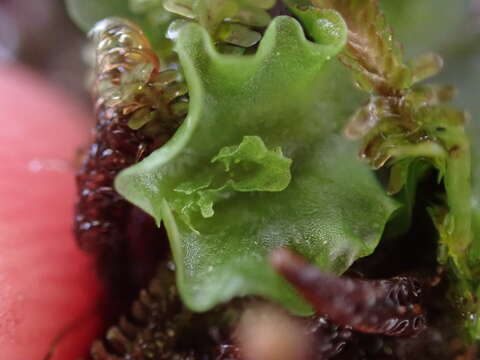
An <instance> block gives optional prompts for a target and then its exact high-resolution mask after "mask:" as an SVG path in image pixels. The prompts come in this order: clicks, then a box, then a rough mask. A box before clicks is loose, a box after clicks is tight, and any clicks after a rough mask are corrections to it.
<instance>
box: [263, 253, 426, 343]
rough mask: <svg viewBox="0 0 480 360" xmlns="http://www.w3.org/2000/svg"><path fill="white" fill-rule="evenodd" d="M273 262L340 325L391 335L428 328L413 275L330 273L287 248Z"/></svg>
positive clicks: (300, 290)
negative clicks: (383, 276)
mask: <svg viewBox="0 0 480 360" xmlns="http://www.w3.org/2000/svg"><path fill="white" fill-rule="evenodd" d="M271 261H272V264H273V266H274V267H275V268H276V270H277V271H278V272H280V273H281V274H282V275H283V276H284V277H285V278H286V279H287V280H288V281H289V282H290V283H291V284H292V285H293V286H294V287H295V288H296V289H297V290H298V291H299V292H300V293H301V294H302V295H303V296H304V297H305V299H307V300H308V301H309V302H310V303H311V304H312V305H313V307H314V308H315V310H316V311H317V312H318V313H319V314H323V315H326V316H327V317H328V318H329V319H330V320H331V321H333V322H334V323H335V324H337V325H342V326H351V327H352V328H353V329H354V330H356V331H359V332H362V333H370V334H382V335H389V336H413V335H416V334H418V333H420V332H421V331H422V330H423V329H425V326H426V325H425V315H424V313H423V309H422V306H421V301H420V300H421V294H422V289H421V286H420V284H419V282H418V281H416V280H415V279H413V278H408V277H395V278H392V279H388V280H364V279H352V278H346V277H338V276H334V275H329V274H326V273H323V272H321V271H320V270H319V269H318V268H317V267H315V266H313V265H311V264H309V263H307V262H306V261H305V260H304V259H303V258H301V257H300V256H298V255H296V254H294V253H293V252H291V251H290V250H287V249H279V250H276V251H275V252H274V253H273V255H272V258H271Z"/></svg>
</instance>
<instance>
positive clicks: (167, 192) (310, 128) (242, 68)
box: [116, 17, 398, 314]
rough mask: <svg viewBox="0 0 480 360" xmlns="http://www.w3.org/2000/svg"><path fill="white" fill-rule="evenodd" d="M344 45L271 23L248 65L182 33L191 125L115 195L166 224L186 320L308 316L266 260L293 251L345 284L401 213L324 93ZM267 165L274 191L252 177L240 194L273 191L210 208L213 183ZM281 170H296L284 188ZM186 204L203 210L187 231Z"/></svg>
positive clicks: (192, 29) (202, 37) (193, 28)
mask: <svg viewBox="0 0 480 360" xmlns="http://www.w3.org/2000/svg"><path fill="white" fill-rule="evenodd" d="M339 31H340V32H344V31H345V29H344V28H343V29H342V28H341V29H339ZM344 43H345V38H344V37H343V38H340V39H338V38H337V40H336V41H334V42H329V43H328V44H313V43H311V42H309V41H308V40H306V39H305V36H304V34H303V31H302V28H301V26H300V25H299V24H298V23H297V22H296V21H295V20H293V19H292V18H288V17H279V18H276V19H275V20H274V21H273V22H272V24H271V25H270V27H269V28H268V30H267V32H266V33H265V36H264V38H263V40H262V41H261V43H260V46H259V49H258V51H257V53H256V54H255V55H253V56H233V55H220V54H219V53H218V52H217V51H216V50H215V49H214V46H213V43H212V41H211V39H210V37H209V36H208V34H207V32H206V31H205V30H203V29H202V28H200V27H199V26H198V25H188V26H186V27H185V28H183V29H182V30H181V31H180V34H179V39H178V43H177V51H178V54H179V57H180V60H181V63H182V66H183V68H184V71H185V77H186V80H187V83H188V85H189V89H190V104H191V106H190V111H189V114H188V117H187V119H186V120H185V122H184V123H183V125H182V126H181V127H180V129H179V130H178V132H177V133H176V134H175V135H174V137H173V138H172V139H171V140H170V141H169V142H168V143H167V144H166V145H165V146H164V147H163V148H161V149H159V150H157V151H155V152H154V153H153V154H151V155H150V156H149V157H147V158H146V159H145V160H143V161H142V162H140V163H139V164H137V165H135V166H133V167H130V168H128V169H127V170H125V171H123V172H122V173H121V174H120V175H119V176H118V177H117V179H116V188H117V190H118V191H119V192H120V193H121V194H122V195H123V196H124V197H126V198H127V199H128V200H130V201H131V202H133V203H134V204H136V205H138V206H140V207H141V208H143V209H144V210H145V211H147V212H148V213H149V214H151V215H152V216H154V217H155V219H156V220H157V222H158V223H160V221H163V222H164V224H165V227H166V229H167V231H168V235H169V239H170V242H171V246H172V250H173V255H174V259H175V262H176V264H177V282H178V286H179V289H180V293H181V296H182V298H183V300H184V302H185V303H186V304H187V305H188V306H189V307H190V308H192V309H193V310H196V311H204V310H207V309H209V308H211V307H213V306H214V305H216V304H218V303H221V302H224V301H228V300H229V299H231V298H232V297H234V296H243V295H260V296H265V297H267V298H269V299H272V300H274V301H277V302H279V303H281V304H283V305H284V306H285V307H286V308H288V309H290V310H292V311H294V312H296V313H299V314H307V313H310V307H309V306H307V305H306V304H305V303H304V301H303V300H302V299H301V298H300V297H299V296H298V295H297V293H296V292H295V291H294V290H293V289H292V288H291V287H290V286H289V285H288V284H287V283H286V282H285V281H284V280H283V279H281V278H280V277H279V276H278V275H277V274H276V273H275V272H274V271H273V270H272V268H271V267H270V265H269V262H268V255H269V253H270V252H271V251H272V250H273V249H275V248H278V247H280V246H288V247H290V248H293V249H295V250H296V251H298V252H299V253H301V254H303V255H304V256H306V257H307V258H308V259H310V260H311V261H313V262H314V263H315V264H317V265H318V266H319V267H320V268H322V269H324V270H325V271H331V272H335V273H342V272H343V271H345V270H346V269H347V268H348V267H349V266H350V265H351V264H352V262H353V261H355V260H356V259H358V258H359V257H362V256H366V255H369V254H371V253H372V251H373V250H374V249H375V247H376V246H377V244H378V242H379V239H380V236H381V234H382V232H383V229H384V226H385V224H386V222H387V221H388V219H389V218H390V216H391V214H392V213H393V212H394V211H395V210H396V208H397V207H398V205H397V203H396V202H395V201H393V200H392V199H391V198H389V197H388V196H386V194H385V193H384V191H383V189H382V188H381V187H380V185H379V184H378V183H377V181H376V179H375V177H374V176H373V174H372V173H371V171H370V170H369V169H368V168H367V167H365V166H364V165H363V164H362V163H361V162H360V161H358V159H357V156H356V144H353V143H351V142H350V141H349V140H347V139H344V138H343V137H342V136H340V135H338V134H337V131H338V128H339V127H338V124H337V123H336V120H337V119H338V117H340V118H341V117H343V116H345V113H344V111H345V110H344V108H342V107H340V108H339V107H337V106H335V105H334V102H332V98H335V97H336V96H338V95H339V94H337V95H335V94H333V93H332V92H331V91H329V90H330V86H331V85H332V77H331V76H332V73H330V72H327V73H324V72H322V67H323V66H324V64H325V62H326V61H327V59H330V58H331V57H333V56H335V54H337V53H338V52H339V51H340V50H341V48H342V46H343V45H344ZM332 69H336V70H337V69H338V68H337V67H334V68H332ZM337 103H338V98H337ZM346 113H347V114H348V111H347V112H346ZM259 139H261V143H260V141H259ZM263 144H264V145H263ZM255 148H256V150H257V151H253V150H254V149H255ZM266 149H267V150H266ZM275 149H277V150H275ZM279 149H281V152H280V150H279ZM262 154H263V155H262ZM281 154H284V155H281ZM262 158H263V159H264V160H265V159H268V162H269V163H271V164H269V166H270V167H271V168H272V171H275V172H277V173H278V174H279V176H280V178H279V179H277V180H276V182H274V183H272V185H268V186H266V184H267V183H269V182H270V181H271V179H269V178H268V176H267V174H266V173H265V172H264V171H263V170H262V168H261V167H260V168H256V167H253V170H255V169H256V170H255V171H253V172H252V168H251V167H250V168H249V167H248V166H247V167H246V169H241V171H240V175H241V177H243V176H244V175H248V176H245V180H247V179H248V182H245V183H243V185H242V187H241V188H242V189H243V190H259V189H268V188H270V189H274V190H276V191H234V192H232V191H229V192H228V196H225V197H224V198H222V199H217V198H215V196H217V195H222V196H223V195H225V192H224V191H225V189H226V188H224V187H222V184H220V186H219V187H217V185H218V184H216V181H217V180H216V179H219V178H222V177H225V176H227V177H228V176H231V173H230V172H231V171H232V170H233V171H234V175H235V174H237V172H236V171H237V169H236V166H238V165H241V163H242V162H245V160H247V159H248V160H249V161H251V160H254V159H255V161H256V162H260V163H261V164H263V165H266V162H265V161H262V160H259V159H262ZM285 158H288V159H291V160H292V163H291V170H290V171H291V179H290V180H288V178H287V172H286V169H287V165H289V164H288V161H287V160H286V159H285ZM212 159H214V162H213V163H212ZM263 165H262V166H263ZM226 170H227V173H226V172H225V171H226ZM242 174H243V175H242ZM252 174H254V175H255V176H253V177H252ZM252 179H256V180H255V181H251V180H252ZM259 179H263V180H262V181H260V182H259ZM266 180H268V181H266ZM235 181H236V182H237V186H238V184H241V183H240V182H239V181H238V179H236V180H235ZM247 184H248V186H247ZM259 184H262V185H261V186H259ZM287 184H288V186H286V187H285V185H287ZM207 190H208V191H210V190H214V191H213V192H212V191H210V192H207V193H206V191H207ZM202 197H203V199H201V198H202ZM212 197H214V198H213V199H212ZM185 200H190V201H192V202H194V203H196V204H195V205H193V204H192V206H194V207H197V209H198V210H197V211H188V215H189V218H188V220H186V217H185V213H182V207H180V206H178V201H181V202H182V203H184V204H185ZM210 203H215V205H214V213H213V214H212V212H211V211H210V207H209V204H210Z"/></svg>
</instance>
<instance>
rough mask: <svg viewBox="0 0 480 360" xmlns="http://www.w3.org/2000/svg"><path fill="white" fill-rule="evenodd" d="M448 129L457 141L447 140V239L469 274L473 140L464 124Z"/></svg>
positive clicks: (449, 246)
mask: <svg viewBox="0 0 480 360" xmlns="http://www.w3.org/2000/svg"><path fill="white" fill-rule="evenodd" d="M448 132H449V136H448V138H449V139H452V140H453V139H454V140H455V141H454V142H452V145H450V144H449V143H450V141H446V145H447V147H448V150H449V155H448V157H447V162H446V171H445V179H444V182H445V191H446V194H447V198H448V205H449V210H450V211H449V215H448V219H447V224H446V225H447V234H448V237H447V239H444V240H445V242H446V245H447V247H448V250H449V255H450V256H451V257H452V259H453V260H454V262H455V264H456V265H457V267H458V270H459V271H460V272H461V273H462V274H463V275H467V274H468V273H469V270H468V265H467V264H468V261H467V255H468V248H469V246H470V245H471V242H472V211H471V196H472V194H471V192H472V191H471V180H470V177H471V154H470V143H469V140H468V138H467V135H466V134H465V131H464V129H463V127H453V128H450V129H449V131H448ZM449 139H446V140H449Z"/></svg>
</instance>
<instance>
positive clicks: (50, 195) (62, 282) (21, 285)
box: [0, 66, 102, 360]
mask: <svg viewBox="0 0 480 360" xmlns="http://www.w3.org/2000/svg"><path fill="white" fill-rule="evenodd" d="M87 118H88V117H87V115H86V114H84V113H82V111H81V110H80V108H79V107H78V106H76V105H75V104H74V103H73V102H72V101H71V99H69V98H68V97H67V96H66V95H65V94H63V93H61V92H60V91H59V90H56V89H54V88H51V87H50V86H49V84H48V83H46V82H45V81H44V80H42V79H40V78H38V77H37V76H36V75H34V74H32V73H29V72H27V71H25V70H23V69H21V68H18V67H13V66H10V67H7V66H4V67H1V66H0V119H2V125H1V130H0V199H1V200H0V349H1V351H0V353H1V358H2V359H8V360H37V359H38V360H41V359H47V358H48V359H52V360H53V359H56V360H69V359H76V358H77V357H78V356H80V355H85V352H86V350H87V349H88V344H89V343H90V342H91V340H92V338H93V337H94V336H96V335H97V332H98V329H99V327H100V313H99V302H100V301H101V298H102V295H101V288H100V285H99V282H98V281H97V279H96V275H95V273H94V266H93V264H92V261H91V259H90V258H88V257H87V256H86V255H84V254H83V253H81V252H80V251H79V250H78V249H77V248H76V246H75V243H74V240H73V238H72V229H71V228H72V214H73V204H74V197H75V186H74V177H73V163H74V157H75V152H76V150H77V148H78V147H79V146H80V145H81V144H82V143H83V142H84V141H85V139H86V138H87V131H86V128H87V126H86V124H87V122H88V120H87ZM56 343H58V344H57V345H56V346H54V347H53V348H52V345H54V344H56ZM50 350H53V352H52V353H51V354H50V356H49V357H48V356H47V354H48V353H49V351H50ZM46 356H47V357H46Z"/></svg>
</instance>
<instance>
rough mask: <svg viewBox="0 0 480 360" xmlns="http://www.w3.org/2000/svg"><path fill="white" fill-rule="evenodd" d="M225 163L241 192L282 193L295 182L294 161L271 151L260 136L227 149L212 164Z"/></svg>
mask: <svg viewBox="0 0 480 360" xmlns="http://www.w3.org/2000/svg"><path fill="white" fill-rule="evenodd" d="M215 162H221V163H223V165H224V166H225V171H226V172H228V173H229V174H230V179H229V180H228V182H229V183H230V184H231V186H232V188H233V189H235V190H237V191H282V190H284V189H285V188H286V187H287V186H288V184H289V183H290V180H291V175H290V165H291V164H292V161H291V160H290V159H287V158H286V157H285V156H283V154H282V149H281V148H280V147H277V148H275V149H274V150H273V151H272V150H268V149H267V147H266V146H265V143H264V142H263V140H262V138H260V137H259V136H245V137H244V138H243V140H242V142H241V143H240V145H234V146H226V147H224V148H223V149H221V150H220V152H219V153H218V155H217V156H215V157H214V158H213V159H212V163H215Z"/></svg>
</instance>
